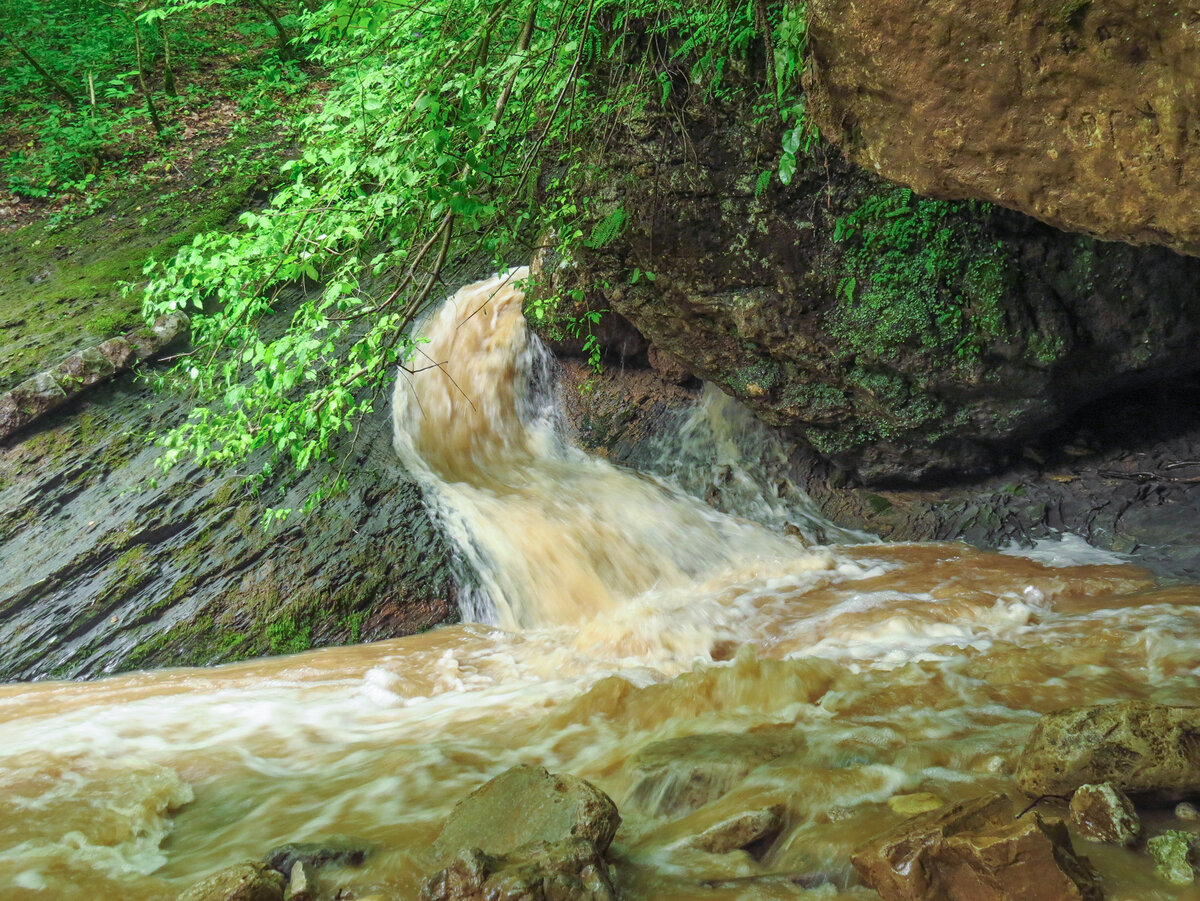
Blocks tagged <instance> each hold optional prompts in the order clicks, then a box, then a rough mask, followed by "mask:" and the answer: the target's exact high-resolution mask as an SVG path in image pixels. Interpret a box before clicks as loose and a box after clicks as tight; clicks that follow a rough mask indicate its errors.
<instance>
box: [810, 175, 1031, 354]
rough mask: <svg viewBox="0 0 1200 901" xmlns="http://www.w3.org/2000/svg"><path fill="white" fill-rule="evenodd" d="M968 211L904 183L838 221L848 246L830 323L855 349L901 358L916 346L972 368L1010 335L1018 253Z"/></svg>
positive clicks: (837, 233) (841, 238)
mask: <svg viewBox="0 0 1200 901" xmlns="http://www.w3.org/2000/svg"><path fill="white" fill-rule="evenodd" d="M970 207H971V208H972V209H977V208H978V207H977V205H975V204H973V203H972V204H970ZM959 210H960V205H958V204H952V203H945V202H941V201H935V200H927V199H924V198H920V197H917V196H915V195H914V194H913V193H912V192H911V191H909V190H907V189H901V188H897V189H895V190H892V191H889V192H887V193H883V194H879V195H875V196H872V197H869V198H867V200H865V201H864V202H863V203H862V204H861V205H860V206H859V207H858V208H857V209H856V210H855V211H854V212H853V213H851V214H850V215H849V216H846V217H843V218H840V219H838V220H837V221H836V223H835V225H834V234H833V237H834V240H835V241H838V242H842V243H843V244H845V245H846V249H845V253H844V256H843V275H842V276H841V277H840V279H839V280H838V283H837V289H836V292H835V295H836V300H837V307H836V310H835V313H834V315H833V316H832V317H831V330H832V331H833V333H834V334H835V335H836V336H837V337H838V338H840V339H841V340H842V341H844V342H845V343H846V345H847V346H848V347H849V348H851V349H852V350H853V351H854V352H855V353H857V354H861V355H863V356H865V357H866V358H867V359H868V360H869V359H876V360H895V359H898V358H899V357H901V356H903V355H904V354H906V353H910V352H914V351H917V352H921V353H926V354H933V355H935V357H937V358H939V359H940V360H941V361H942V362H943V363H946V364H949V365H961V366H972V365H975V364H977V363H978V362H979V360H980V359H981V356H982V354H983V352H984V349H985V348H986V347H987V346H988V345H989V344H990V343H992V342H993V341H995V340H998V339H1003V338H1004V337H1005V335H1006V325H1005V322H1004V314H1003V308H1002V306H1001V303H1000V301H1001V298H1002V296H1003V293H1004V290H1005V286H1006V282H1007V279H1008V277H1009V276H1008V272H1009V266H1010V261H1009V260H1008V258H1007V257H1006V256H1005V254H1004V252H1003V246H1002V245H1001V244H998V243H994V244H993V243H988V242H986V241H985V240H984V239H983V238H982V236H981V233H980V231H979V228H978V226H976V225H973V224H970V223H968V222H965V221H964V220H962V219H961V218H959V217H958V216H957V215H956V214H957V213H958V212H959Z"/></svg>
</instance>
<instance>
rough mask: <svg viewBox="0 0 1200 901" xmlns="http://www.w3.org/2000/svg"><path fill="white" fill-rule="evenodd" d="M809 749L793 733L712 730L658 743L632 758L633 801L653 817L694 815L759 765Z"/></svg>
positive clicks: (640, 751) (631, 802)
mask: <svg viewBox="0 0 1200 901" xmlns="http://www.w3.org/2000/svg"><path fill="white" fill-rule="evenodd" d="M802 746H803V738H802V737H801V736H799V735H797V734H795V733H793V732H790V731H788V732H765V733H747V734H738V733H726V732H712V733H701V734H698V735H688V736H684V737H683V738H675V739H668V740H666V741H660V742H654V743H652V744H649V745H647V746H646V747H644V748H641V749H640V750H639V751H638V752H637V753H636V754H634V755H633V757H632V758H630V761H629V768H630V771H631V776H632V778H633V780H634V783H633V787H632V788H631V789H630V791H629V803H630V804H631V805H632V806H633V807H635V808H637V809H638V810H641V811H643V812H645V813H647V814H650V815H652V816H679V815H681V814H685V813H689V812H690V811H693V810H695V809H696V808H698V807H701V806H703V805H704V804H707V803H708V802H709V801H712V800H713V799H715V798H719V797H720V796H721V795H723V794H725V793H726V792H727V791H729V790H730V789H731V788H733V787H734V786H735V785H737V784H738V783H739V782H741V781H742V780H743V779H745V778H746V776H747V775H749V774H750V772H751V771H752V770H754V769H755V768H756V767H759V766H762V765H763V764H765V763H769V762H770V761H772V760H775V759H776V758H778V757H781V756H782V755H784V754H787V753H790V752H793V751H796V750H797V749H799V748H801V747H802Z"/></svg>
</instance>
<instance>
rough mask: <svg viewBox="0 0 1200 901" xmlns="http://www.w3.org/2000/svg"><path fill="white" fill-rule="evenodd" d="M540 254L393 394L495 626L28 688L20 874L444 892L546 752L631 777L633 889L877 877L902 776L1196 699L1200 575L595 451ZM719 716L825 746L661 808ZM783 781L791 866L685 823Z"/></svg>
mask: <svg viewBox="0 0 1200 901" xmlns="http://www.w3.org/2000/svg"><path fill="white" fill-rule="evenodd" d="M522 275H523V272H522V271H520V270H516V271H514V272H513V273H509V274H507V275H506V276H502V277H499V278H497V279H495V280H491V281H488V282H484V283H480V284H478V285H475V286H471V287H469V288H466V289H463V290H462V291H460V292H459V293H458V294H456V295H455V296H454V297H453V298H451V300H450V301H448V302H447V305H446V306H445V307H443V309H442V310H441V311H440V312H439V313H438V314H436V315H435V317H434V318H433V319H432V320H431V321H430V322H429V323H428V324H427V327H426V331H427V334H428V336H429V338H430V341H429V343H428V344H425V345H423V348H422V353H423V358H424V359H425V361H426V364H427V365H426V366H424V367H423V368H421V371H419V372H418V373H416V374H414V375H403V376H402V377H401V378H400V379H399V380H398V383H397V389H396V395H395V398H394V416H395V420H396V449H397V452H398V453H399V454H400V455H401V457H402V458H403V459H404V460H405V463H406V465H407V466H408V467H409V469H410V470H412V471H413V472H415V473H416V474H417V476H418V477H419V479H420V480H421V481H422V483H423V485H424V488H425V491H426V494H427V497H428V502H429V504H430V506H431V508H432V509H433V510H434V512H435V514H436V516H437V517H438V519H439V521H440V522H441V524H442V526H443V527H444V528H445V529H446V530H447V532H448V533H449V534H450V535H451V536H452V537H453V538H454V540H455V542H456V543H457V545H458V547H459V549H460V553H462V554H463V555H464V556H466V557H467V558H468V559H469V560H470V561H471V563H472V565H473V566H474V567H475V568H476V569H477V570H478V571H479V572H480V573H481V584H480V585H479V586H477V587H476V588H475V589H474V590H473V591H472V592H470V593H468V594H466V595H465V596H464V597H463V598H462V599H461V601H462V604H463V607H464V611H465V612H466V613H467V615H468V617H469V618H471V619H474V620H477V621H478V622H477V623H474V624H467V625H461V626H453V627H448V628H443V629H438V630H436V631H433V632H430V633H427V634H424V635H419V636H413V637H410V638H406V639H399V640H394V641H385V642H378V643H374V644H367V645H360V646H355V647H345V648H332V649H326V650H321V651H314V652H311V653H307V654H302V655H298V656H295V657H288V658H274V659H266V660H258V661H253V662H249V663H243V664H237V665H232V666H225V667H219V668H213V669H204V670H163V671H157V672H149V673H138V674H133V675H127V676H122V677H117V678H111V679H106V680H102V681H97V682H90V683H37V684H33V685H28V684H22V685H9V686H3V687H0V897H2V898H5V899H9V898H12V899H25V898H30V899H33V898H37V899H60V898H61V899H74V898H81V899H83V898H86V899H97V901H107V899H112V901H118V899H120V901H126V899H131V901H132V899H167V898H172V897H174V896H175V895H176V894H178V892H179V891H180V890H181V889H182V888H184V887H186V886H187V885H188V884H190V883H191V882H193V881H195V880H196V879H198V878H199V877H201V876H203V875H204V874H206V873H208V872H210V871H212V870H214V869H217V868H220V867H222V866H225V865H228V864H230V863H233V862H236V861H238V860H241V859H244V858H247V857H258V856H261V855H262V854H264V853H265V852H266V851H267V850H268V849H269V848H271V847H273V846H275V845H278V844H281V843H284V842H288V841H307V840H314V839H318V838H319V837H321V836H327V835H333V834H342V835H352V836H355V837H357V838H360V839H363V840H366V841H370V842H374V843H377V844H378V846H379V848H380V851H379V852H378V853H377V854H375V855H374V856H373V857H372V858H370V860H369V861H368V863H367V865H366V866H364V867H363V868H361V869H357V870H352V869H347V870H338V871H328V872H327V873H326V874H325V876H324V879H325V882H324V884H325V886H326V888H327V889H333V888H337V887H345V888H349V889H351V890H353V891H354V893H355V895H356V896H357V897H360V898H365V897H369V896H371V895H372V894H375V895H377V896H379V897H382V898H398V899H413V898H415V897H416V895H417V893H418V891H419V886H420V884H421V881H422V880H423V878H424V877H425V876H427V875H428V873H429V865H428V862H427V861H426V859H425V851H426V849H427V848H428V846H429V845H430V843H431V842H432V840H433V838H434V837H435V836H436V834H437V831H438V828H439V826H440V824H441V822H442V821H443V820H444V818H445V817H446V815H447V813H448V812H449V810H450V809H451V808H452V807H453V805H454V803H455V802H456V801H457V800H459V799H460V798H461V797H463V796H464V795H465V794H467V793H468V792H469V791H471V790H472V789H473V788H475V787H476V786H478V785H479V784H481V783H482V782H484V781H485V780H487V779H489V778H491V777H492V776H494V775H496V774H498V773H499V772H501V771H503V770H505V769H507V768H508V767H510V766H513V765H515V764H517V763H537V764H542V765H545V766H547V767H548V768H550V769H551V770H555V771H564V772H571V773H575V774H578V775H580V776H583V777H585V778H587V779H589V780H592V781H593V782H595V783H596V784H597V785H598V786H600V787H601V788H602V789H604V790H605V791H606V792H608V793H609V794H610V795H611V796H612V797H613V798H614V799H615V800H616V801H617V803H618V805H619V806H620V807H621V810H622V816H623V823H622V826H621V828H620V831H619V832H618V833H617V838H616V841H615V843H614V846H613V851H612V856H613V859H614V860H615V862H616V865H617V869H618V873H619V879H620V883H621V886H622V890H623V892H624V894H625V896H626V897H627V898H631V899H647V901H650V899H655V901H657V899H661V901H672V899H707V898H712V899H718V898H720V899H747V901H748V899H760V898H796V897H814V898H847V899H849V898H870V897H873V896H874V895H873V893H872V892H870V891H869V890H867V889H865V888H863V887H861V886H859V885H857V884H856V880H855V878H854V876H853V874H852V872H851V869H850V866H849V863H848V859H849V853H850V851H851V849H852V848H854V847H855V846H856V845H857V844H858V843H860V842H862V841H863V840H865V839H867V838H869V837H871V836H873V835H875V834H877V833H878V832H879V831H881V830H882V829H884V828H887V827H889V826H890V825H892V824H894V823H898V822H900V821H901V820H902V819H903V818H902V817H901V816H900V815H898V814H896V813H893V812H892V811H891V809H890V808H889V807H888V805H887V801H888V799H889V798H892V797H893V796H895V795H898V794H907V793H913V792H932V793H934V794H936V795H938V796H939V797H941V798H943V799H945V800H947V801H952V800H957V799H961V798H967V797H971V796H974V795H977V794H979V793H981V792H985V791H992V790H1000V791H1007V792H1010V793H1013V795H1014V798H1015V797H1016V792H1015V786H1014V784H1013V781H1012V778H1011V773H1012V769H1013V766H1014V763H1015V760H1016V757H1017V754H1018V753H1019V751H1020V748H1021V746H1022V744H1023V742H1024V740H1025V737H1026V736H1027V734H1028V731H1029V729H1030V727H1031V725H1032V723H1033V722H1034V721H1035V719H1036V717H1037V716H1038V715H1039V714H1040V713H1042V712H1045V711H1049V710H1053V709H1057V708H1060V707H1064V706H1069V705H1075V704H1085V703H1097V702H1103V701H1112V700H1118V699H1123V698H1149V699H1153V700H1157V701H1161V702H1166V703H1177V704H1189V703H1196V701H1197V697H1198V696H1197V691H1196V689H1197V672H1198V669H1200V642H1198V641H1197V638H1198V637H1200V591H1197V589H1196V588H1195V587H1192V586H1174V587H1162V586H1159V585H1156V584H1155V582H1154V580H1153V579H1152V578H1151V577H1150V576H1149V575H1148V574H1146V573H1145V572H1143V571H1141V570H1139V569H1138V568H1136V567H1133V566H1130V565H1126V564H1122V563H1119V562H1102V563H1086V564H1084V563H1079V562H1078V560H1080V559H1092V558H1086V557H1084V556H1081V555H1078V554H1075V556H1073V549H1072V547H1071V546H1066V545H1064V549H1063V550H1062V551H1061V552H1060V553H1058V554H1057V555H1052V556H1051V558H1049V564H1048V563H1046V562H1039V561H1038V560H1034V559H1030V558H1029V557H1024V556H1019V555H1000V554H990V553H985V552H981V551H977V550H973V549H971V548H968V547H965V546H962V545H954V544H923V545H918V544H907V545H896V544H882V543H877V542H871V541H868V540H866V539H865V536H855V535H853V534H849V533H842V532H839V531H838V530H836V529H834V528H833V527H832V526H829V527H828V529H827V530H826V531H824V532H823V533H822V534H823V535H825V536H834V537H836V538H837V539H838V540H839V541H840V542H841V543H839V544H834V545H827V546H815V545H813V544H811V543H810V542H809V541H806V540H805V538H804V536H803V535H800V536H798V537H793V536H788V535H784V534H782V532H781V531H780V530H779V529H777V528H768V527H765V526H763V525H761V524H759V523H756V522H754V521H752V520H751V519H748V518H739V517H735V516H730V515H727V514H724V513H718V512H717V511H715V510H713V509H711V508H709V507H706V506H705V505H703V504H702V503H700V502H699V501H696V500H693V499H692V498H691V497H690V496H688V495H686V494H684V493H682V492H681V491H679V490H677V489H676V488H675V487H673V486H672V485H671V484H668V483H666V482H664V481H661V480H657V479H651V478H648V477H645V476H641V475H638V474H637V473H633V472H631V471H628V470H623V469H619V468H616V467H613V466H611V465H609V464H607V463H605V462H603V461H600V460H597V459H595V458H590V457H588V456H586V455H584V454H583V453H582V452H580V451H578V450H576V449H574V448H572V447H571V446H570V444H569V442H568V441H567V440H566V439H565V438H564V437H563V429H562V428H561V426H560V424H559V423H558V421H557V414H556V408H555V404H554V391H553V379H552V378H551V371H550V364H549V362H548V360H547V358H546V357H545V354H544V351H543V350H542V349H541V348H540V347H539V346H538V345H537V342H536V341H535V340H534V339H532V338H531V337H530V335H529V333H528V332H527V330H526V329H525V327H524V323H523V321H522V319H521V316H520V303H521V295H520V291H519V289H518V286H517V285H518V283H517V280H518V279H519V278H520V277H521V276H522ZM801 531H803V530H801ZM705 732H732V733H748V732H773V733H778V734H780V735H785V734H786V735H787V736H789V737H790V738H792V739H794V745H795V750H794V751H792V752H788V753H785V754H783V755H782V756H780V757H777V758H775V759H774V760H773V761H771V762H770V763H768V764H765V765H764V766H761V767H760V768H758V769H756V770H753V771H752V772H751V773H750V775H749V776H748V777H747V778H746V779H745V781H743V782H741V783H739V784H737V785H735V786H734V787H733V788H732V789H731V790H730V791H729V792H728V793H727V794H725V795H723V796H721V797H719V798H717V799H716V800H714V801H712V802H710V803H708V804H707V805H705V806H702V807H700V808H699V809H697V810H694V811H692V812H690V813H686V814H684V815H682V816H679V815H677V816H674V817H667V816H656V815H653V814H652V813H651V812H648V808H647V807H646V805H644V804H641V803H640V802H638V801H637V800H636V799H635V797H634V795H635V792H634V788H635V783H636V777H635V774H634V773H633V772H632V770H631V768H630V766H629V761H630V758H631V757H632V756H633V755H634V754H635V753H636V752H637V751H638V750H639V749H640V748H642V747H644V746H646V745H647V744H649V743H651V742H655V741H659V740H663V739H670V738H677V737H681V736H686V735H692V734H696V733H705ZM776 805H778V806H781V807H782V808H783V809H784V810H785V820H786V826H785V829H784V832H783V833H782V834H781V836H780V837H779V838H778V839H777V840H776V841H775V842H774V844H773V845H771V846H770V847H769V848H768V849H767V850H766V852H765V854H764V855H762V856H761V859H756V858H754V857H752V856H750V855H749V854H748V853H746V852H744V851H735V852H732V853H729V854H709V853H704V852H700V851H696V850H691V849H689V848H688V847H687V846H686V842H685V839H686V838H687V837H688V836H689V835H694V834H696V833H698V832H700V831H702V830H703V829H704V828H706V827H707V826H708V825H711V824H713V823H716V822H719V821H721V820H723V819H726V818H728V817H729V816H731V815H734V814H737V813H740V812H743V811H748V810H759V809H762V808H765V807H772V806H776ZM1166 825H1167V823H1166V820H1165V819H1161V818H1160V819H1159V820H1155V821H1154V822H1153V823H1152V827H1154V828H1164V827H1165V826H1166ZM1172 825H1174V824H1172ZM1077 847H1078V849H1079V850H1080V851H1081V852H1082V853H1084V854H1086V855H1087V856H1088V857H1089V858H1090V859H1091V860H1092V861H1093V863H1094V864H1095V865H1096V867H1097V868H1098V869H1099V871H1100V872H1101V874H1102V877H1103V880H1104V883H1105V886H1106V889H1107V891H1108V894H1109V897H1110V898H1113V899H1126V901H1135V899H1136V901H1141V899H1171V898H1197V897H1200V894H1198V893H1196V892H1195V891H1193V890H1192V889H1180V888H1175V887H1171V886H1168V885H1167V884H1166V883H1164V882H1162V881H1160V880H1159V879H1158V878H1157V877H1156V876H1155V875H1154V873H1153V870H1152V868H1151V867H1150V865H1149V864H1148V862H1147V860H1146V858H1144V857H1143V856H1140V855H1139V854H1137V853H1135V852H1132V851H1126V850H1118V849H1110V848H1104V847H1101V846H1099V845H1092V844H1087V843H1084V842H1082V841H1080V840H1078V839H1077ZM804 886H815V887H809V888H805V887H804Z"/></svg>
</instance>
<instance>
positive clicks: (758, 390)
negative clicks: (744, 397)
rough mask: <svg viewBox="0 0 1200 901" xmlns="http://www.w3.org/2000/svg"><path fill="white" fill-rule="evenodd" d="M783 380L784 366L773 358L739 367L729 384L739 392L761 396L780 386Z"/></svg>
mask: <svg viewBox="0 0 1200 901" xmlns="http://www.w3.org/2000/svg"><path fill="white" fill-rule="evenodd" d="M754 352H755V353H758V352H760V351H754ZM782 381H783V368H782V367H781V366H780V365H779V364H778V363H776V362H774V361H772V360H760V361H758V362H757V363H753V364H752V365H750V366H743V367H741V368H740V369H737V370H736V371H735V372H734V373H733V375H732V376H731V377H730V379H729V385H730V387H731V388H733V389H734V390H735V391H736V392H738V393H739V394H748V395H750V396H751V397H761V396H763V395H764V394H767V393H769V392H770V391H772V390H773V389H774V388H776V387H778V386H779V384H780V383H781V382H782Z"/></svg>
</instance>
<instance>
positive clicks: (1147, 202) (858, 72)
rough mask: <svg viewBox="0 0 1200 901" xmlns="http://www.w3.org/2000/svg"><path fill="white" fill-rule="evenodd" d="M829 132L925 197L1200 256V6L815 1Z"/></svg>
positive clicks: (817, 101) (812, 37) (819, 102)
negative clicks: (984, 205) (969, 200)
mask: <svg viewBox="0 0 1200 901" xmlns="http://www.w3.org/2000/svg"><path fill="white" fill-rule="evenodd" d="M809 8H810V11H811V17H810V26H809V48H810V51H811V60H812V65H811V67H810V70H809V75H808V78H807V81H806V87H807V88H808V92H809V96H810V98H811V100H812V101H813V102H812V104H811V106H812V108H813V109H814V110H815V111H816V116H817V119H818V122H819V125H820V128H821V133H822V134H823V135H824V137H825V138H826V139H828V140H830V141H832V142H833V143H835V144H838V145H839V146H841V147H842V148H843V149H844V150H845V151H846V153H848V154H849V156H850V157H851V158H852V159H853V160H854V161H855V162H858V163H859V164H860V165H863V166H865V167H866V168H868V169H872V170H874V171H876V172H879V173H880V174H882V175H883V176H884V177H886V178H889V179H892V180H893V181H898V182H902V183H904V184H907V185H910V186H911V187H912V188H913V189H914V190H916V191H919V192H920V193H922V194H926V195H929V196H932V197H939V198H964V197H973V198H977V199H980V200H988V201H992V202H995V203H1000V204H1003V205H1004V206H1008V207H1011V208H1013V209H1017V210H1021V211H1022V212H1024V213H1027V214H1029V215H1031V216H1035V217H1036V218H1038V219H1041V220H1042V221H1044V222H1047V223H1049V224H1051V225H1054V226H1056V227H1058V228H1062V229H1066V230H1069V231H1082V232H1087V233H1091V234H1094V235H1097V236H1099V237H1103V238H1105V239H1108V240H1121V241H1128V242H1131V243H1135V244H1145V243H1156V244H1164V245H1166V246H1168V247H1171V248H1173V249H1175V250H1177V251H1180V252H1182V253H1187V254H1193V255H1197V254H1200V205H1198V204H1197V203H1196V200H1195V198H1196V194H1197V191H1200V41H1198V40H1197V39H1196V33H1197V32H1196V29H1197V27H1198V25H1200V11H1197V9H1196V7H1195V5H1194V4H1190V3H1187V2H1184V0H1163V2H1158V3H1149V4H1147V3H1140V2H1138V0H1104V2H1101V3H1092V2H1089V0H1070V2H1062V0H1017V2H1015V3H1010V4H1001V3H993V2H990V0H933V2H926V0H920V2H918V0H899V2H897V0H893V2H887V3H858V2H853V0H814V2H813V3H812V4H810V7H809Z"/></svg>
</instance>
